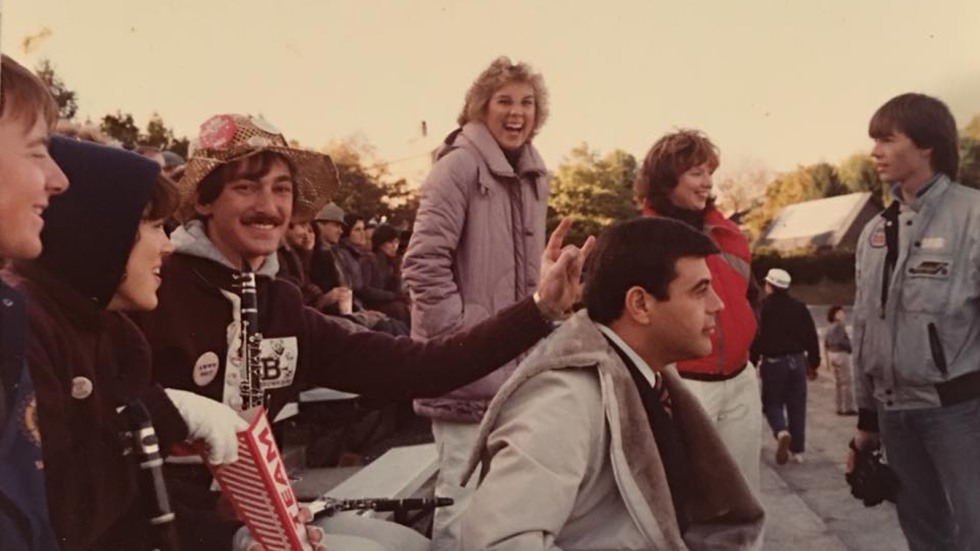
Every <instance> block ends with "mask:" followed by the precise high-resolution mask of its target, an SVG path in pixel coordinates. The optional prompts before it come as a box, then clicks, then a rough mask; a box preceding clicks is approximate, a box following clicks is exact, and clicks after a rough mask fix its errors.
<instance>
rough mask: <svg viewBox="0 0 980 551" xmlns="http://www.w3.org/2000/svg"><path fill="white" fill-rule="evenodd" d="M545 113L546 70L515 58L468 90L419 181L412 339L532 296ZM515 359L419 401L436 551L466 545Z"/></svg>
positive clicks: (408, 277)
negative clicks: (486, 451)
mask: <svg viewBox="0 0 980 551" xmlns="http://www.w3.org/2000/svg"><path fill="white" fill-rule="evenodd" d="M547 118H548V93H547V90H546V88H545V86H544V81H543V79H542V77H541V75H540V74H538V73H534V72H533V71H532V69H531V68H530V67H529V66H528V65H526V64H524V63H512V62H511V61H510V60H509V59H507V58H506V57H501V58H498V59H496V60H494V61H493V63H491V64H490V66H489V67H488V68H487V69H486V70H484V71H483V72H482V73H481V74H480V76H479V77H477V79H476V80H475V81H474V82H473V84H472V85H471V86H470V88H469V90H468V91H467V93H466V99H465V102H464V105H463V109H462V112H461V113H460V114H459V117H458V118H457V122H458V123H459V126H460V128H458V129H456V130H454V131H453V132H452V133H450V134H449V136H448V137H446V139H445V140H444V143H443V145H442V147H440V149H439V150H438V151H437V152H436V162H435V166H433V168H432V171H431V172H430V173H429V176H428V177H427V178H426V180H425V182H424V183H423V184H422V197H421V204H420V206H419V211H418V216H417V217H416V219H415V228H414V231H413V233H412V237H411V240H410V241H409V244H408V249H407V251H406V254H405V259H404V262H403V264H402V277H403V280H404V282H405V286H406V287H407V288H408V290H409V292H410V294H411V299H412V313H411V314H412V336H413V337H414V338H417V339H421V340H430V339H435V338H439V337H443V336H446V335H452V334H453V333H456V332H458V331H461V330H464V329H467V328H470V327H473V326H474V325H476V324H477V323H479V322H481V321H483V320H485V319H487V318H489V317H491V316H493V315H494V314H496V313H497V312H500V311H502V310H504V309H505V308H507V307H509V306H511V305H513V304H515V303H518V302H520V301H521V300H522V299H524V298H526V297H528V296H530V295H531V294H532V293H533V292H534V288H535V286H536V285H537V283H538V272H539V264H538V261H539V259H540V257H541V251H542V250H543V247H544V242H545V217H546V212H547V202H548V173H547V169H546V168H545V166H544V161H543V160H542V159H541V156H540V155H539V154H538V152H537V150H536V149H535V148H534V145H533V144H532V143H531V142H532V140H533V138H534V136H535V135H537V133H538V131H539V130H540V129H541V127H542V126H543V125H544V123H545V121H546V120H547ZM516 365H517V360H514V361H512V362H509V363H505V364H502V365H501V366H500V369H498V370H497V371H495V372H494V373H492V374H490V375H488V376H487V377H484V378H483V379H481V380H479V381H477V382H475V383H473V384H471V385H469V386H466V387H464V388H461V389H458V390H455V391H453V392H451V393H449V394H447V395H445V396H442V397H439V398H435V399H426V400H416V402H415V411H416V413H418V414H419V415H423V416H426V417H430V418H431V419H432V433H433V436H434V437H435V441H436V446H437V448H438V450H439V474H438V479H437V481H436V494H437V495H440V496H446V497H451V498H453V499H454V500H455V504H454V505H453V506H451V507H442V508H439V509H436V511H435V517H434V520H433V529H432V549H433V551H450V550H455V549H457V548H458V546H459V541H458V537H459V536H458V531H459V529H458V517H459V515H460V513H461V512H462V510H463V509H464V508H465V506H466V496H467V494H468V493H469V492H470V491H471V490H469V489H467V488H464V487H462V486H460V484H459V479H460V475H461V474H462V470H463V467H464V466H465V463H466V459H467V457H468V455H469V451H470V448H472V446H473V442H474V439H475V438H476V431H477V428H478V427H479V423H480V420H481V419H482V418H483V414H484V412H485V411H486V408H487V405H488V404H489V402H490V400H491V399H492V398H493V396H494V394H496V392H497V389H498V388H500V385H501V384H503V382H504V380H506V379H507V376H508V375H510V373H512V372H513V370H514V368H515V367H516Z"/></svg>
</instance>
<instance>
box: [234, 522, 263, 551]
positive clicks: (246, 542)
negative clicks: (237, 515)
mask: <svg viewBox="0 0 980 551" xmlns="http://www.w3.org/2000/svg"><path fill="white" fill-rule="evenodd" d="M258 545H259V542H257V541H255V540H254V539H253V538H252V534H251V533H250V532H249V531H248V526H242V527H241V528H239V529H238V530H237V531H236V532H235V536H234V537H233V538H231V550H232V551H253V550H254V549H255V548H256V547H257V546H258ZM260 549H261V548H260Z"/></svg>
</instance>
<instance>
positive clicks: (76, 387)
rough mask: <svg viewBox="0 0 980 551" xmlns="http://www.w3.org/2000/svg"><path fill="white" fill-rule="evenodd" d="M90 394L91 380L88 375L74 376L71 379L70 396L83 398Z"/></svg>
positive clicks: (77, 398) (78, 398)
mask: <svg viewBox="0 0 980 551" xmlns="http://www.w3.org/2000/svg"><path fill="white" fill-rule="evenodd" d="M91 395H92V380H91V379H89V378H88V377H75V378H74V379H72V380H71V397H72V398H74V399H76V400H84V399H86V398H88V397H89V396H91Z"/></svg>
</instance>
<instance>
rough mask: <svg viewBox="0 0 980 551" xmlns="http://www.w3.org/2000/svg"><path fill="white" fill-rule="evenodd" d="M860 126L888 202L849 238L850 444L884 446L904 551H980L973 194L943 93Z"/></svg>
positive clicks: (978, 267)
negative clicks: (960, 178)
mask: <svg viewBox="0 0 980 551" xmlns="http://www.w3.org/2000/svg"><path fill="white" fill-rule="evenodd" d="M868 134H869V136H870V137H871V138H872V139H873V140H874V147H873V148H872V150H871V158H872V159H873V160H874V163H875V168H876V169H877V171H878V175H879V176H880V177H881V180H882V181H883V182H888V183H889V184H892V185H893V187H892V197H894V201H893V202H892V204H891V205H890V206H889V207H888V208H887V209H886V210H885V212H883V213H882V214H881V215H879V216H877V217H875V218H874V219H872V220H871V221H870V222H868V224H867V225H866V226H865V227H864V231H863V232H862V234H861V237H860V239H859V240H858V246H857V260H856V262H857V295H856V296H855V299H854V344H855V348H854V365H855V372H856V374H857V376H856V380H857V388H856V391H857V402H858V426H857V428H858V430H857V433H856V434H855V436H854V440H853V441H852V443H851V447H852V448H858V449H861V450H873V449H876V448H877V447H878V446H879V445H880V444H884V446H885V454H886V456H887V457H888V464H889V466H890V467H891V468H892V469H893V470H894V471H895V474H896V475H897V476H898V491H897V494H896V495H895V498H896V507H897V509H898V520H899V523H900V524H901V526H902V532H904V534H905V538H906V539H907V540H908V542H909V549H911V550H912V551H922V550H927V549H928V550H962V551H966V550H968V549H970V550H973V549H980V523H978V522H977V519H980V469H978V468H977V463H976V461H977V457H978V456H980V192H978V191H977V190H974V189H970V188H967V187H964V186H962V185H960V184H957V183H956V182H954V181H953V178H955V177H956V174H957V170H958V165H959V151H958V149H957V140H958V136H957V132H956V121H955V120H954V119H953V115H952V114H951V113H950V111H949V108H948V107H946V105H945V104H944V103H943V102H942V101H940V100H938V99H936V98H933V97H929V96H926V95H923V94H912V93H910V94H902V95H900V96H896V97H894V98H892V99H891V100H889V101H888V102H886V103H885V104H884V105H883V106H882V107H881V108H879V109H878V111H877V112H876V113H875V114H874V116H873V117H872V118H871V122H870V124H869V125H868ZM879 434H880V439H879ZM854 455H855V454H854V450H853V449H852V450H851V451H850V452H849V454H848V469H847V470H848V472H852V471H853V469H854V460H855V457H854Z"/></svg>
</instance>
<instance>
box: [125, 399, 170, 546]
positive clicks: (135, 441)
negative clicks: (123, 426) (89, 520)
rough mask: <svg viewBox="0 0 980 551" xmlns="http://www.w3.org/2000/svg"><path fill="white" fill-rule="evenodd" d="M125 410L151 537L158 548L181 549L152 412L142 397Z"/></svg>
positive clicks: (152, 542)
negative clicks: (151, 415) (151, 418)
mask: <svg viewBox="0 0 980 551" xmlns="http://www.w3.org/2000/svg"><path fill="white" fill-rule="evenodd" d="M123 413H124V414H125V415H126V417H127V418H128V421H129V424H130V429H131V432H130V433H129V434H130V435H131V438H132V446H133V447H132V450H133V451H135V453H136V460H137V462H138V463H139V473H138V474H137V478H138V481H139V489H140V499H141V501H142V506H143V511H144V513H145V514H146V517H147V519H148V520H149V522H150V530H149V536H150V537H149V540H150V544H151V547H150V548H151V549H153V550H154V551H179V550H180V545H178V543H177V526H176V524H175V523H174V518H175V515H174V513H173V510H172V509H171V508H170V496H169V494H168V493H167V485H166V483H165V482H164V480H163V458H162V457H161V456H160V443H159V441H158V440H157V433H156V431H155V430H154V429H153V424H152V423H151V421H150V412H149V411H147V409H146V406H145V405H144V404H143V402H141V401H140V400H133V401H131V402H130V403H129V404H128V405H127V406H126V407H125V409H123Z"/></svg>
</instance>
